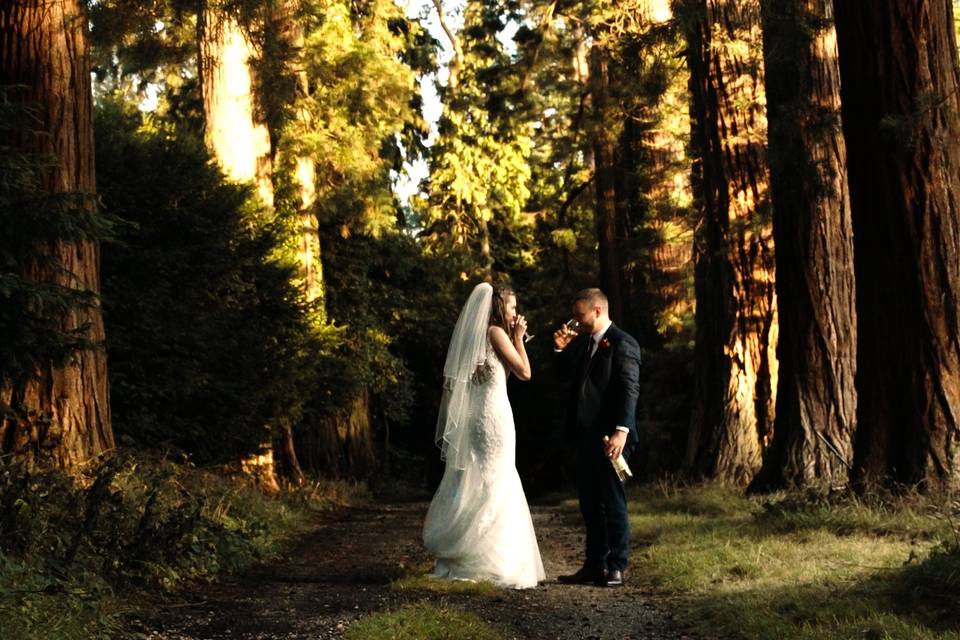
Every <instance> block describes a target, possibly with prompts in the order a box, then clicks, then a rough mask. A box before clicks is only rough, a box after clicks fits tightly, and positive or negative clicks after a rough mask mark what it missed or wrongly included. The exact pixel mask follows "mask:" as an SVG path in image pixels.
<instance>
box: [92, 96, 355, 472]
mask: <svg viewBox="0 0 960 640" xmlns="http://www.w3.org/2000/svg"><path fill="white" fill-rule="evenodd" d="M96 131H97V150H98V153H97V167H98V173H99V175H98V179H99V183H100V191H101V195H102V198H103V201H104V204H105V206H106V207H107V208H108V210H109V211H111V212H112V213H114V214H116V215H118V216H121V217H123V218H124V219H126V220H128V221H130V222H131V223H132V224H130V225H128V226H127V227H125V229H124V231H123V233H122V234H121V236H120V243H118V244H117V245H114V246H111V247H109V248H108V249H107V250H105V251H104V254H103V282H104V297H105V316H106V325H107V335H108V336H109V338H108V340H109V343H108V348H109V354H110V379H111V387H112V390H113V393H112V398H113V403H112V404H113V415H114V420H115V430H116V431H117V433H118V434H119V435H120V436H121V438H124V437H125V438H126V441H127V442H136V443H138V444H140V445H146V446H151V447H157V446H161V447H169V446H173V447H175V448H178V449H180V450H183V451H186V452H189V453H191V454H193V455H194V456H196V459H197V460H198V461H204V462H211V461H212V462H226V461H235V460H237V459H238V458H239V457H241V456H243V455H246V454H249V453H252V452H254V451H256V450H257V448H258V447H259V446H260V445H261V444H262V443H263V442H264V441H265V440H269V431H267V425H270V424H276V423H279V422H281V421H284V420H288V421H291V422H296V421H297V420H298V419H299V416H300V414H301V412H302V410H303V405H304V403H305V402H306V400H307V398H308V397H309V394H311V393H313V392H314V389H316V385H317V379H318V376H319V375H320V371H322V370H323V369H324V368H326V367H327V366H329V365H330V364H331V363H332V362H334V360H333V358H334V356H333V354H332V352H333V350H334V348H335V346H336V341H337V336H336V335H335V334H332V333H331V332H321V331H319V330H317V329H314V328H313V327H312V326H311V325H309V324H308V318H309V310H308V308H307V306H306V303H305V302H304V301H303V300H302V298H301V296H300V293H299V292H298V291H297V290H296V289H295V288H294V287H293V286H292V285H291V284H290V278H291V275H292V267H291V266H289V265H286V264H283V263H280V262H278V261H277V260H276V259H274V255H275V253H276V251H277V248H278V246H279V245H280V240H279V235H280V233H281V228H282V221H278V220H275V219H272V218H271V217H270V215H269V214H268V213H267V212H265V211H262V210H258V209H256V208H255V207H254V206H253V205H252V204H251V199H250V197H249V196H250V193H249V190H248V189H247V188H246V187H240V186H235V185H231V184H227V183H226V182H224V179H223V177H222V175H221V174H220V173H219V171H218V170H217V169H216V168H215V167H214V166H213V165H212V164H211V163H210V161H209V157H208V155H207V153H206V151H205V150H204V147H203V145H202V143H201V141H200V140H198V139H196V138H194V137H193V136H192V135H191V134H190V133H189V132H184V131H182V130H177V129H173V128H171V127H165V126H162V125H160V124H159V123H156V122H155V121H152V120H147V121H145V122H141V117H140V116H139V115H138V114H136V113H132V114H131V113H125V112H124V111H123V109H122V108H120V107H117V106H112V105H109V104H107V105H105V106H104V107H103V108H101V110H100V111H99V113H98V118H97V127H96ZM305 392H306V393H305Z"/></svg>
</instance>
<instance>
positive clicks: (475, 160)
mask: <svg viewBox="0 0 960 640" xmlns="http://www.w3.org/2000/svg"><path fill="white" fill-rule="evenodd" d="M503 9H504V7H502V6H500V5H499V4H497V3H493V2H483V1H479V0H471V1H469V2H467V4H466V8H465V10H464V25H463V28H462V29H461V31H460V33H459V34H457V36H456V37H457V39H458V41H459V46H460V48H461V50H462V53H463V55H462V59H458V60H455V61H454V62H453V66H452V68H451V72H450V73H451V76H455V77H452V78H451V80H450V82H449V83H448V86H447V87H445V88H444V89H443V92H442V95H443V97H444V99H445V104H444V111H443V115H442V117H441V119H440V122H439V124H438V128H439V133H440V136H439V139H438V140H437V142H436V143H435V144H434V146H433V147H432V149H431V154H430V178H429V185H427V187H428V194H427V200H426V202H424V203H421V206H420V211H419V213H420V219H419V220H418V223H419V225H420V226H421V227H422V228H423V231H422V236H423V237H424V238H426V239H427V240H428V242H429V243H431V244H433V245H435V246H437V248H439V249H441V250H450V249H451V247H461V248H464V249H466V251H467V253H468V255H471V256H472V262H473V264H474V265H475V270H476V272H477V273H478V274H483V275H490V274H491V273H492V272H491V270H494V271H498V272H501V273H502V272H508V271H510V270H511V269H512V268H523V267H526V266H530V265H531V264H532V262H533V259H534V255H535V254H534V252H533V251H532V247H531V246H530V245H531V242H530V241H531V240H532V238H531V235H530V232H531V230H532V225H531V222H532V219H531V218H530V216H527V215H525V212H526V209H527V201H528V200H529V198H530V178H531V173H530V171H531V170H530V162H529V158H530V155H531V152H532V148H533V140H532V137H531V135H532V131H533V128H532V125H531V123H530V122H528V121H525V120H524V119H523V118H520V117H516V115H514V113H513V112H514V111H515V110H516V109H517V108H518V106H519V105H518V104H517V101H516V97H515V94H516V84H517V81H518V78H517V77H516V75H515V74H513V73H512V72H511V71H512V70H511V69H510V63H511V60H510V57H509V55H508V54H507V52H506V51H505V50H504V46H503V44H502V42H501V41H500V40H499V39H498V37H497V36H498V34H499V33H500V32H501V31H502V30H503V29H504V27H505V22H504V18H505V16H504V14H503ZM473 271H474V270H471V272H468V273H469V274H470V275H473V273H472V272H473Z"/></svg>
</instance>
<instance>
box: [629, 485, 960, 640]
mask: <svg viewBox="0 0 960 640" xmlns="http://www.w3.org/2000/svg"><path fill="white" fill-rule="evenodd" d="M951 508H952V507H950V505H948V504H947V503H944V502H940V503H938V502H937V501H935V500H933V499H924V498H919V497H916V496H913V497H905V498H896V499H894V498H889V499H887V500H885V501H880V500H877V501H873V502H870V501H864V500H860V499H857V498H854V497H849V496H845V497H841V498H833V499H830V500H826V499H821V498H815V497H812V496H798V495H791V494H778V495H774V496H767V497H764V498H747V497H744V496H742V495H740V494H739V493H736V492H734V491H730V490H725V489H722V488H716V487H690V488H675V487H664V486H661V487H660V488H659V490H657V489H644V490H642V491H641V492H640V493H639V494H638V495H635V496H634V498H633V500H632V502H631V524H632V526H633V538H634V544H635V546H637V547H639V548H638V549H637V550H636V551H635V553H634V555H633V567H632V571H631V575H632V577H633V579H634V580H645V581H648V582H649V583H650V584H651V585H653V586H655V587H658V588H659V589H662V590H664V591H668V592H671V593H674V594H680V595H682V596H683V598H682V600H683V601H684V602H685V604H686V607H685V609H684V610H681V612H680V613H681V614H682V615H683V617H684V618H687V619H688V621H689V622H691V623H693V624H695V625H700V626H701V628H702V629H703V631H705V632H709V633H714V634H715V633H717V632H720V633H721V634H723V635H728V636H731V637H740V638H805V639H807V638H809V639H820V638H823V639H827V638H831V639H832V638H943V639H947V638H960V633H958V632H960V588H958V587H960V552H958V549H957V546H956V532H955V528H954V526H953V522H954V520H953V519H952V516H951V511H950V509H951Z"/></svg>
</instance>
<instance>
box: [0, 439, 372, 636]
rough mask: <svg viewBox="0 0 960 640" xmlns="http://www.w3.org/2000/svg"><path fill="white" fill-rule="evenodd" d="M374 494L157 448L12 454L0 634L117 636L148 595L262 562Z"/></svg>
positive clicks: (0, 479)
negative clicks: (92, 454)
mask: <svg viewBox="0 0 960 640" xmlns="http://www.w3.org/2000/svg"><path fill="white" fill-rule="evenodd" d="M362 499H364V494H363V491H362V488H360V487H357V486H355V485H350V484H345V483H316V484H312V485H309V486H307V487H305V488H303V489H299V490H296V491H292V492H285V493H282V494H280V495H276V496H271V495H266V494H264V493H262V492H261V491H259V490H258V489H256V488H255V487H253V486H251V485H250V484H248V483H247V482H245V481H243V480H242V479H240V478H237V477H230V476H228V475H226V474H225V473H214V472H211V471H205V470H201V469H196V468H194V467H192V466H191V465H189V464H175V463H173V462H170V461H169V460H166V459H163V458H159V457H153V456H148V455H145V454H139V455H137V456H132V455H119V456H116V457H114V458H111V459H109V460H106V461H104V462H102V463H99V464H97V465H92V466H91V467H90V468H88V469H86V470H85V471H84V473H83V474H82V476H81V477H79V478H72V477H67V476H65V475H63V474H60V473H56V472H45V473H30V472H27V470H25V469H23V468H21V467H17V466H14V465H10V464H7V465H0V637H2V638H4V640H34V639H40V638H44V639H45V638H62V639H64V640H70V639H72V638H83V639H86V638H99V637H109V636H110V635H111V634H112V633H113V632H114V631H115V630H116V628H117V625H118V620H119V619H120V617H121V616H122V615H123V614H124V613H125V612H126V611H128V610H129V609H130V607H131V606H132V605H131V603H132V602H136V601H138V599H139V598H140V596H141V595H143V594H150V593H151V592H157V591H172V590H175V589H177V588H178V587H180V586H181V585H183V584H184V583H185V582H187V581H195V580H212V579H213V578H215V577H216V576H217V575H219V574H221V573H230V572H236V571H240V570H242V569H244V568H246V567H249V566H251V565H252V564H255V563H258V562H262V561H264V560H266V559H268V558H271V557H273V556H275V555H276V554H278V553H279V552H280V551H281V549H282V548H283V545H284V543H285V542H286V541H288V540H289V539H290V538H291V537H292V536H293V535H295V534H297V533H298V532H300V531H302V530H303V528H304V526H305V524H306V523H307V522H308V521H309V518H310V516H311V513H312V512H315V511H316V510H320V509H328V508H331V507H332V506H335V505H336V504H347V503H350V502H352V501H356V500H362Z"/></svg>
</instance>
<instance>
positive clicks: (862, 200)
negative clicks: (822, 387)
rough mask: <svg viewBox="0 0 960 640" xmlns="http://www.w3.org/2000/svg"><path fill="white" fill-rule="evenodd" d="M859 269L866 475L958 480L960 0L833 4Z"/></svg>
mask: <svg viewBox="0 0 960 640" xmlns="http://www.w3.org/2000/svg"><path fill="white" fill-rule="evenodd" d="M835 12H836V24H837V40H838V44H839V51H840V72H841V79H842V86H841V93H842V97H843V129H844V134H845V137H846V141H847V148H848V154H849V159H848V172H849V176H850V198H851V202H852V205H853V230H854V245H855V265H856V276H857V318H858V320H857V324H858V349H857V358H858V365H857V394H858V427H857V437H856V442H855V447H854V467H855V479H856V480H857V481H858V484H861V485H863V486H867V485H869V484H870V483H872V482H874V481H879V482H895V483H906V484H909V485H919V486H921V487H923V488H928V489H936V488H951V489H956V488H958V486H960V475H958V467H960V415H958V414H960V316H958V313H960V311H958V309H960V306H958V291H960V261H958V255H960V211H958V208H960V203H958V201H957V198H958V194H960V142H958V141H960V93H958V92H960V76H958V70H957V68H958V67H957V65H958V59H957V49H956V42H955V37H956V36H955V33H954V25H953V10H952V5H951V3H950V2H949V0H877V1H876V2H871V3H869V6H867V5H864V4H863V3H858V2H838V3H836V5H835Z"/></svg>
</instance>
